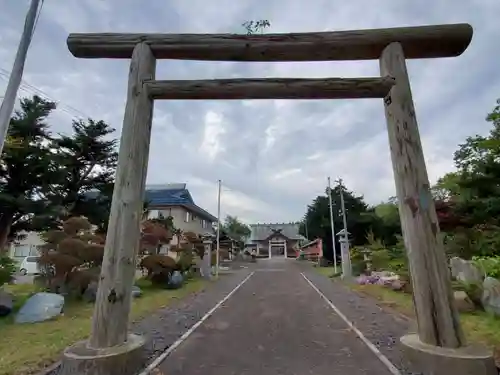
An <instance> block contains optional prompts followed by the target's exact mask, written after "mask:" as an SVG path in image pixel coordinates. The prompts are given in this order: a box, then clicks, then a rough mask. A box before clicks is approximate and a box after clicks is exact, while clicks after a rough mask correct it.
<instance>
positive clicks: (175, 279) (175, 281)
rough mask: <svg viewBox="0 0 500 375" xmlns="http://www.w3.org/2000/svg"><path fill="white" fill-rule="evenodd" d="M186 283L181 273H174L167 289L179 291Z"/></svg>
mask: <svg viewBox="0 0 500 375" xmlns="http://www.w3.org/2000/svg"><path fill="white" fill-rule="evenodd" d="M183 283H184V278H183V277H182V274H181V273H180V272H179V271H174V272H173V273H172V276H171V277H170V279H169V280H168V283H167V289H179V288H180V287H182V284H183Z"/></svg>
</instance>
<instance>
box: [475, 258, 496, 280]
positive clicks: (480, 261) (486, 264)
mask: <svg viewBox="0 0 500 375" xmlns="http://www.w3.org/2000/svg"><path fill="white" fill-rule="evenodd" d="M472 261H473V262H474V265H475V266H476V267H477V268H479V269H480V270H481V271H483V272H484V274H485V275H486V276H489V277H494V278H495V279H500V256H494V257H473V258H472Z"/></svg>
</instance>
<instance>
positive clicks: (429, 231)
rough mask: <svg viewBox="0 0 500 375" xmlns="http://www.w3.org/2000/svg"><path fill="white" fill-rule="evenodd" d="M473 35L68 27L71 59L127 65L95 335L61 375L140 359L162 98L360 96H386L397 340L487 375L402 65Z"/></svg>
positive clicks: (447, 52) (107, 369)
mask: <svg viewBox="0 0 500 375" xmlns="http://www.w3.org/2000/svg"><path fill="white" fill-rule="evenodd" d="M471 38H472V28H471V26H470V25H468V24H455V25H439V26H422V27H405V28H392V29H374V30H356V31H340V32H321V33H295V34H264V35H231V34H207V35H204V34H179V35H174V34H123V33H119V34H116V33H104V34H71V35H70V36H69V38H68V47H69V50H70V51H71V52H72V54H73V55H74V56H75V57H81V58H115V59H131V63H130V74H129V83H128V93H127V103H126V107H125V116H124V121H123V128H122V135H121V143H120V155H119V161H118V169H117V173H116V184H115V189H114V193H113V202H112V207H111V216H110V219H109V229H108V234H107V238H106V246H105V255H104V261H103V267H102V272H101V278H100V283H99V291H98V294H97V301H96V305H95V311H94V317H93V323H92V334H91V337H90V339H89V340H88V341H86V342H84V343H79V344H77V345H74V346H72V347H69V348H68V349H66V351H65V353H64V354H65V355H64V359H63V374H70V373H71V374H93V375H111V374H115V373H116V374H124V375H127V374H133V373H134V372H135V371H136V370H137V369H138V368H139V367H140V366H142V363H141V361H140V356H139V354H138V353H140V348H141V346H142V344H143V340H142V339H141V338H140V337H138V336H135V335H131V334H129V333H128V318H129V311H130V303H131V298H130V295H131V287H132V285H133V282H134V270H135V258H136V254H137V248H138V241H139V218H140V213H141V207H142V206H141V205H142V198H143V196H144V189H145V177H146V171H147V164H148V156H149V143H150V135H151V122H152V113H153V101H154V100H155V99H355V98H380V99H384V104H385V112H386V119H387V128H388V133H389V143H390V149H391V157H392V164H393V169H394V177H395V181H396V191H397V197H398V202H399V212H400V216H401V224H402V228H403V234H404V239H405V245H406V248H407V251H408V258H409V263H410V271H411V275H412V281H413V290H414V301H415V311H416V315H417V322H418V335H408V336H405V337H403V338H402V342H403V344H404V346H405V347H406V348H407V349H408V353H409V358H410V359H411V360H415V359H416V363H417V365H420V366H422V368H425V369H424V372H425V373H428V374H434V373H435V372H432V371H436V368H441V366H446V367H444V369H445V370H447V372H450V373H454V374H469V373H470V374H472V373H474V374H475V375H480V374H490V372H488V371H491V366H492V357H491V353H489V352H482V351H480V352H471V350H470V348H469V347H466V346H465V342H464V338H463V334H462V330H461V328H460V323H459V320H458V316H457V312H456V309H455V307H454V301H453V295H452V290H451V284H450V278H449V271H448V267H447V263H446V258H445V255H444V251H443V245H442V242H441V239H440V237H439V225H438V221H437V217H436V212H435V208H434V202H433V200H432V198H431V195H430V185H429V180H428V176H427V171H426V167H425V162H424V156H423V152H422V145H421V142H420V136H419V132H418V126H417V121H416V116H415V109H414V105H413V100H412V97H411V90H410V83H409V78H408V73H407V70H406V59H415V58H441V57H451V56H459V55H460V54H462V53H463V52H464V51H465V49H466V48H467V46H468V45H469V43H470V41H471ZM157 59H180V60H212V61H229V60H230V61H333V60H371V59H378V60H379V61H380V71H381V77H373V78H324V79H296V78H269V79H218V80H197V81H189V80H187V81H186V80H170V81H161V80H156V79H155V62H156V60H157ZM429 364H432V365H431V366H430V367H429ZM464 369H465V370H464ZM471 369H472V371H474V372H470V371H471ZM442 371H444V370H443V369H441V370H440V371H439V372H440V373H441V372H442ZM454 371H455V372H454ZM464 371H468V372H464Z"/></svg>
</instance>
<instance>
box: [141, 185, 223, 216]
mask: <svg viewBox="0 0 500 375" xmlns="http://www.w3.org/2000/svg"><path fill="white" fill-rule="evenodd" d="M146 202H148V206H149V208H164V207H168V206H184V207H186V208H188V209H190V210H191V211H193V212H195V213H197V214H198V215H200V216H202V217H203V218H204V219H209V220H210V221H212V222H213V221H217V218H216V217H215V216H213V215H211V214H209V213H208V212H207V211H205V210H204V209H203V208H201V207H198V206H197V205H196V204H195V203H194V200H193V197H192V196H191V194H190V193H189V190H188V189H186V188H185V187H184V188H181V189H175V188H163V189H162V188H154V189H146Z"/></svg>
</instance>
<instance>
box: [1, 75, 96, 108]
mask: <svg viewBox="0 0 500 375" xmlns="http://www.w3.org/2000/svg"><path fill="white" fill-rule="evenodd" d="M9 74H10V73H9V71H8V70H7V69H4V68H2V67H0V78H3V79H6V80H8V79H9ZM19 90H21V91H24V92H25V93H28V94H31V95H38V96H40V97H41V98H42V99H45V100H49V101H51V102H55V103H56V104H57V109H60V110H61V111H62V112H64V113H66V114H68V115H70V116H72V117H79V118H90V117H91V116H89V115H87V114H85V113H84V112H82V111H80V110H79V109H76V108H74V107H72V106H70V105H68V104H65V103H64V102H62V101H61V100H57V99H55V98H53V97H51V96H50V95H49V94H47V93H46V92H44V91H43V90H41V89H39V88H38V87H36V86H34V85H32V84H30V83H28V82H27V81H26V80H24V79H23V80H21V85H20V87H19ZM18 96H19V95H18Z"/></svg>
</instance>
